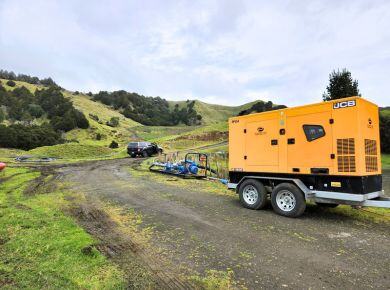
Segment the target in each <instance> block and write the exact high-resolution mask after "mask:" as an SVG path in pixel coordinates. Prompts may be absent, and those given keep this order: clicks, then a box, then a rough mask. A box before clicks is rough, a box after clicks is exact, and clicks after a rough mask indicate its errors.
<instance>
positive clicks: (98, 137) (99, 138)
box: [96, 133, 102, 141]
mask: <svg viewBox="0 0 390 290" xmlns="http://www.w3.org/2000/svg"><path fill="white" fill-rule="evenodd" d="M96 140H98V141H100V140H102V134H100V133H97V134H96Z"/></svg>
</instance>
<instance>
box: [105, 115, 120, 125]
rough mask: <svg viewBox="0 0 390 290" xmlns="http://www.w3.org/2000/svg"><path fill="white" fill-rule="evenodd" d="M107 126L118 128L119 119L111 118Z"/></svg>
mask: <svg viewBox="0 0 390 290" xmlns="http://www.w3.org/2000/svg"><path fill="white" fill-rule="evenodd" d="M106 124H107V126H110V127H118V126H119V118H118V117H112V118H111V119H110V121H108V122H107V123H106Z"/></svg>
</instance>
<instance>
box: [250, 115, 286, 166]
mask: <svg viewBox="0 0 390 290" xmlns="http://www.w3.org/2000/svg"><path fill="white" fill-rule="evenodd" d="M278 129H279V120H278V119H277V118H273V119H270V120H262V121H258V122H250V123H247V124H246V134H245V151H246V156H247V158H246V165H247V166H267V167H269V166H275V170H278V166H279V165H278V164H279V156H278V145H277V144H276V145H272V144H271V141H272V140H277V139H278V135H279V130H278Z"/></svg>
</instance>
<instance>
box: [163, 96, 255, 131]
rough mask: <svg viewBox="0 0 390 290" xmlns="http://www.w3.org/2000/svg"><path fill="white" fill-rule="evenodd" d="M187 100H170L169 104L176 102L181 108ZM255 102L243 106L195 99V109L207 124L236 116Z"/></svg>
mask: <svg viewBox="0 0 390 290" xmlns="http://www.w3.org/2000/svg"><path fill="white" fill-rule="evenodd" d="M186 103H187V101H169V105H170V106H171V107H172V108H173V107H174V106H175V105H176V104H178V105H179V107H180V108H183V107H184V106H185V105H186ZM254 103H256V101H255V102H251V103H247V104H244V105H241V106H223V105H215V104H208V103H204V102H202V101H198V100H195V106H194V108H195V110H196V112H197V113H198V114H200V115H201V116H202V123H203V124H205V125H208V124H213V123H218V122H225V121H226V120H227V119H228V118H229V117H232V116H236V115H237V114H238V113H239V112H241V111H242V110H246V109H248V108H250V107H251V106H252V105H253V104H254Z"/></svg>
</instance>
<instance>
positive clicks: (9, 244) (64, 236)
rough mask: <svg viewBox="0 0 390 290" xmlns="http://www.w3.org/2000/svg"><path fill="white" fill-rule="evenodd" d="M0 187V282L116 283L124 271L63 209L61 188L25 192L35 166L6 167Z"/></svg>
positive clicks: (27, 285)
mask: <svg viewBox="0 0 390 290" xmlns="http://www.w3.org/2000/svg"><path fill="white" fill-rule="evenodd" d="M0 177H1V178H6V179H5V181H3V182H2V184H1V187H0V206H1V215H0V242H1V243H0V244H1V247H0V288H3V289H31V288H33V289H64V288H66V289H119V288H124V278H123V273H122V272H121V271H120V270H119V269H118V268H117V267H116V266H115V265H113V264H111V263H110V262H109V261H108V260H107V259H106V258H105V257H104V256H103V255H102V254H100V253H99V252H98V251H97V250H96V249H94V248H92V251H90V252H84V253H83V249H84V248H85V247H88V246H90V245H93V244H94V243H95V241H94V240H93V238H92V237H91V236H89V235H88V234H87V233H86V232H85V231H84V230H83V229H82V228H80V227H79V226H78V225H77V224H76V223H75V222H74V221H73V220H72V219H71V218H70V217H67V216H66V215H64V213H63V211H62V209H63V208H66V207H67V206H68V203H67V201H66V200H65V199H64V194H63V193H62V192H61V191H59V190H55V191H53V192H50V193H45V194H36V195H31V194H30V195H26V194H24V190H25V188H26V187H27V186H28V183H29V182H30V181H31V180H33V179H34V178H37V177H39V173H38V172H34V171H30V170H29V169H25V168H7V169H6V170H5V172H2V173H1V176H0Z"/></svg>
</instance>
